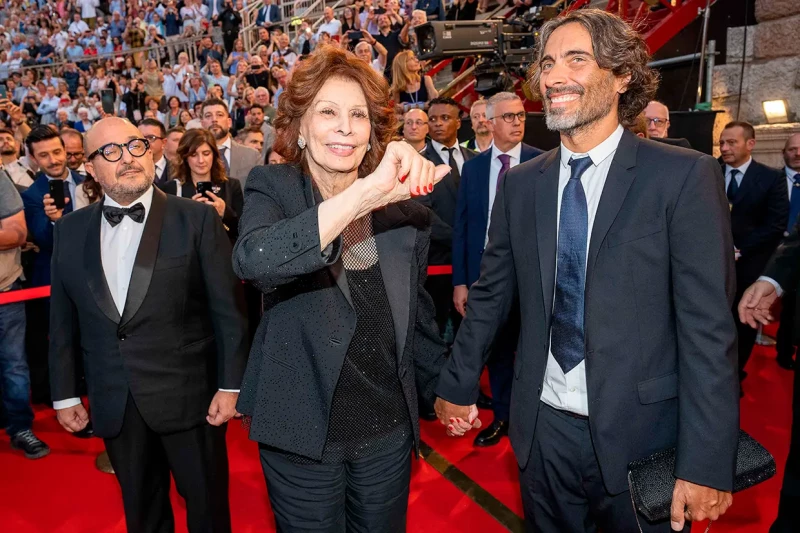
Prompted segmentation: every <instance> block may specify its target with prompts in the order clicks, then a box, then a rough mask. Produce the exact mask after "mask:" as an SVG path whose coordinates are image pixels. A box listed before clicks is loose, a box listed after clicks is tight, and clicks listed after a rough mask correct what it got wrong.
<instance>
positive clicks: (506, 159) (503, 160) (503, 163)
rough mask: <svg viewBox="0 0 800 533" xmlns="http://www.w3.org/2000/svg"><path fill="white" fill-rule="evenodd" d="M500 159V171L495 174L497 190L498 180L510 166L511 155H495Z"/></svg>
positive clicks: (501, 178) (498, 188) (499, 180)
mask: <svg viewBox="0 0 800 533" xmlns="http://www.w3.org/2000/svg"><path fill="white" fill-rule="evenodd" d="M497 159H499V160H500V173H499V174H498V175H497V190H498V191H499V190H500V182H502V181H503V178H505V177H506V172H508V169H510V168H511V156H510V155H508V154H500V155H498V156H497Z"/></svg>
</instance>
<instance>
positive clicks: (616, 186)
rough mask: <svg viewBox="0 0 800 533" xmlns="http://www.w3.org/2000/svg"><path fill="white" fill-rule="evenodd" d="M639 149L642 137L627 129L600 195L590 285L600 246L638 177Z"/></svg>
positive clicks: (589, 268) (588, 276)
mask: <svg viewBox="0 0 800 533" xmlns="http://www.w3.org/2000/svg"><path fill="white" fill-rule="evenodd" d="M638 149H639V138H638V137H636V136H635V135H633V134H632V133H630V132H628V131H626V132H625V133H623V135H622V138H621V139H620V141H619V145H618V146H617V150H616V153H615V154H614V159H613V161H612V162H611V168H610V169H609V170H608V176H607V177H606V183H605V185H604V186H603V192H602V194H601V195H600V204H599V205H598V206H597V214H596V215H595V217H594V226H593V227H592V236H591V239H590V240H589V259H588V261H587V263H586V285H587V286H588V285H589V283H590V282H591V280H592V271H593V269H594V264H595V261H597V254H598V252H599V251H600V246H601V245H602V244H603V241H604V240H605V238H606V234H607V233H608V230H609V229H611V224H613V223H614V220H615V219H616V218H617V214H618V213H619V210H620V208H621V207H622V204H623V202H624V201H625V196H626V195H627V194H628V189H630V186H631V183H633V180H634V178H636V173H635V171H634V167H635V166H636V152H637V150H638Z"/></svg>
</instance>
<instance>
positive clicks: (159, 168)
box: [138, 118, 171, 185]
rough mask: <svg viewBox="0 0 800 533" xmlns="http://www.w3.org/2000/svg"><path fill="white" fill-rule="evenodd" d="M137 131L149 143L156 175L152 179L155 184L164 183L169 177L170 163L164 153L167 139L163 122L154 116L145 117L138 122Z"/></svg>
mask: <svg viewBox="0 0 800 533" xmlns="http://www.w3.org/2000/svg"><path fill="white" fill-rule="evenodd" d="M138 127H139V131H140V132H141V133H142V137H144V138H145V139H147V142H149V143H150V151H151V152H153V162H154V163H155V166H156V175H155V178H154V180H153V183H154V184H155V185H164V184H165V183H166V182H168V181H169V180H170V179H171V178H170V168H169V167H170V164H169V159H167V157H166V155H165V154H164V143H165V142H166V139H167V129H166V128H165V127H164V123H163V122H161V121H160V120H156V119H154V118H146V119H143V120H142V121H141V122H139V125H138Z"/></svg>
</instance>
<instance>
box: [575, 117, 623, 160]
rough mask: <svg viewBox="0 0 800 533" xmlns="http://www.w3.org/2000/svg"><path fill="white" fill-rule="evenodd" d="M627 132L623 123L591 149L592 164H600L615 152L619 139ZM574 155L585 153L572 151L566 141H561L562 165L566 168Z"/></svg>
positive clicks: (589, 152) (589, 153)
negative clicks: (565, 144)
mask: <svg viewBox="0 0 800 533" xmlns="http://www.w3.org/2000/svg"><path fill="white" fill-rule="evenodd" d="M623 133H625V128H623V127H622V124H620V125H618V126H617V129H615V130H614V132H613V133H612V134H611V135H609V136H608V137H607V138H606V140H605V141H603V142H601V143H600V144H598V145H597V146H595V147H594V148H592V149H591V150H589V151H588V152H587V154H588V156H589V157H590V158H591V159H592V164H593V165H594V166H597V165H599V164H600V163H602V162H603V161H604V160H605V159H606V158H607V157H608V156H610V155H611V154H613V153H614V152H615V151H616V150H617V146H619V141H620V139H622V134H623ZM573 155H579V156H582V155H584V154H576V153H575V152H572V151H570V150H569V149H568V148H567V147H566V146H564V143H563V142H562V143H561V165H562V166H563V167H564V168H568V167H569V160H570V159H571V158H572V156H573Z"/></svg>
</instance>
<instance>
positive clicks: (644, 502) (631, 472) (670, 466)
mask: <svg viewBox="0 0 800 533" xmlns="http://www.w3.org/2000/svg"><path fill="white" fill-rule="evenodd" d="M674 470H675V448H671V449H669V450H664V451H663V452H658V453H656V454H653V455H651V456H650V457H646V458H644V459H640V460H638V461H633V462H632V463H631V464H629V465H628V486H629V488H630V490H631V500H632V501H633V506H634V508H635V509H636V511H638V512H639V513H640V514H641V515H642V516H644V517H645V518H646V519H647V520H649V521H650V522H659V521H662V520H667V519H668V518H669V516H670V508H671V506H672V491H673V489H674V488H675V476H674V474H673V472H674ZM775 471H776V468H775V459H774V458H773V457H772V455H771V454H770V453H769V452H768V451H767V450H766V449H765V448H764V447H763V446H762V445H760V444H759V443H758V442H756V440H755V439H754V438H753V437H751V436H750V435H748V434H747V433H745V432H744V431H742V430H739V451H738V453H737V455H736V477H735V478H734V480H733V492H739V491H740V490H744V489H747V488H750V487H752V486H753V485H757V484H759V483H761V482H762V481H766V480H768V479H769V478H771V477H772V476H774V475H775Z"/></svg>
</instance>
